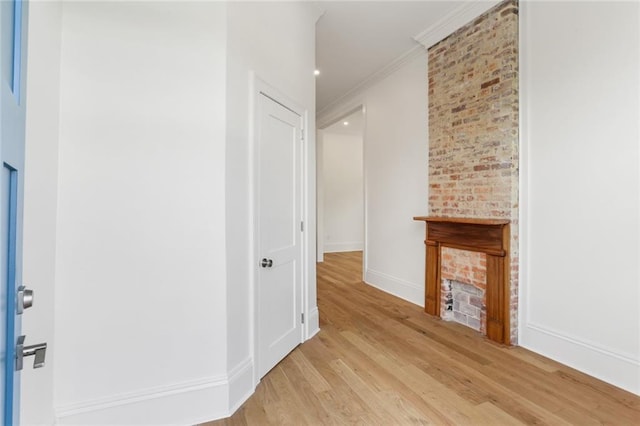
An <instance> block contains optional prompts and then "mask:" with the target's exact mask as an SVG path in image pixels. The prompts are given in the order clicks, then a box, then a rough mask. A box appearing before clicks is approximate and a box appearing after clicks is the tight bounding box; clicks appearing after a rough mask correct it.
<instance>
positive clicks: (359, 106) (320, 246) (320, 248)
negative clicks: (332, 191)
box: [316, 102, 369, 281]
mask: <svg viewBox="0 0 640 426" xmlns="http://www.w3.org/2000/svg"><path fill="white" fill-rule="evenodd" d="M355 105H356V106H353V107H351V108H347V109H346V110H345V111H341V112H340V113H339V114H337V115H335V116H332V117H331V118H330V119H328V120H323V121H322V122H321V123H320V124H319V125H318V138H317V140H316V146H317V148H316V153H317V158H316V167H317V171H318V173H317V179H318V184H317V188H318V194H317V195H318V201H317V204H316V209H317V213H316V214H317V218H318V225H317V226H318V235H317V239H318V240H317V243H316V247H317V256H316V257H317V261H318V262H324V213H323V210H324V199H323V198H322V197H323V196H324V185H323V184H322V177H323V176H324V161H323V160H322V155H323V154H324V132H325V129H326V128H327V127H329V126H332V125H333V124H335V123H338V122H340V121H343V120H344V119H345V118H347V117H349V116H350V115H352V114H354V113H356V112H361V113H362V202H363V211H362V221H363V230H362V231H363V235H362V281H365V276H366V273H367V265H368V260H367V252H368V250H367V247H368V245H367V236H368V235H369V232H368V229H369V228H368V223H369V215H368V211H369V210H368V209H367V192H368V191H367V161H366V158H367V143H366V141H367V108H366V106H365V103H364V102H359V103H356V104H355Z"/></svg>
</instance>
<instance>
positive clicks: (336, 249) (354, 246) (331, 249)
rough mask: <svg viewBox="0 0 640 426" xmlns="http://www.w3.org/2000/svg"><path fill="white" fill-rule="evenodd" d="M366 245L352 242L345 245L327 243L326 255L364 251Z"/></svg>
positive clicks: (325, 245)
mask: <svg viewBox="0 0 640 426" xmlns="http://www.w3.org/2000/svg"><path fill="white" fill-rule="evenodd" d="M363 247H364V243H363V242H362V241H350V242H343V243H325V244H324V252H325V253H341V252H344V251H362V249H363Z"/></svg>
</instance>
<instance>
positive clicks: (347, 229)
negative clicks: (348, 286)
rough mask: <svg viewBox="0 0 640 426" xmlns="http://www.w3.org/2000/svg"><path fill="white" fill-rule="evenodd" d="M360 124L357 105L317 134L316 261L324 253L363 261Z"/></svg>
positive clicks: (363, 121) (364, 221)
mask: <svg viewBox="0 0 640 426" xmlns="http://www.w3.org/2000/svg"><path fill="white" fill-rule="evenodd" d="M364 123H365V115H364V109H363V108H362V107H361V106H360V107H358V108H356V109H355V110H352V111H351V112H349V113H347V114H346V115H344V116H342V117H341V118H339V119H338V120H336V121H334V122H333V123H332V124H329V125H328V126H326V127H324V128H323V129H321V130H319V132H318V138H317V169H318V177H317V191H318V192H317V197H318V200H317V205H318V212H317V213H318V235H317V244H318V259H317V260H318V262H322V261H323V260H324V254H325V253H342V252H363V256H362V258H363V259H366V256H364V250H365V247H366V232H365V229H366V220H365V190H364V188H365V182H364V180H365V179H364Z"/></svg>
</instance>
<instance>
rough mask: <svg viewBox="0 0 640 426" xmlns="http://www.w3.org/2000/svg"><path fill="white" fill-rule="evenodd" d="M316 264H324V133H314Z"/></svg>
mask: <svg viewBox="0 0 640 426" xmlns="http://www.w3.org/2000/svg"><path fill="white" fill-rule="evenodd" d="M316 262H324V131H323V130H322V129H318V130H317V131H316Z"/></svg>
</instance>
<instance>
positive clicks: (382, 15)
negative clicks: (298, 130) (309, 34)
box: [316, 0, 464, 111]
mask: <svg viewBox="0 0 640 426" xmlns="http://www.w3.org/2000/svg"><path fill="white" fill-rule="evenodd" d="M462 3H464V2H460V1H432V0H422V1H353V0H352V1H319V2H317V3H316V5H317V6H318V7H319V8H320V9H322V10H324V11H325V13H324V15H323V16H322V17H321V18H320V19H319V21H318V23H317V25H316V68H317V69H318V70H320V75H319V76H318V77H317V78H316V110H317V111H322V109H323V108H326V107H327V106H329V105H330V104H331V103H333V102H335V101H337V100H338V99H340V98H341V97H342V96H344V95H345V93H347V92H348V91H350V90H352V89H354V88H355V87H356V86H358V85H359V84H361V83H362V82H364V81H365V80H367V78H370V77H371V76H372V75H374V74H375V73H376V72H377V71H379V70H381V69H383V68H384V67H385V66H387V65H389V64H390V63H392V62H393V61H394V60H396V59H397V58H399V57H400V56H402V55H403V54H405V53H407V52H408V51H409V50H411V49H412V48H414V47H415V46H416V45H418V43H417V42H416V41H415V40H414V39H413V37H414V36H415V35H418V34H419V33H420V32H422V31H423V30H425V29H427V28H429V27H432V26H433V25H434V24H436V23H437V22H438V21H440V20H441V19H443V18H444V17H445V16H446V15H447V14H449V13H451V12H452V11H454V10H455V9H457V8H458V7H460V5H461V4H462Z"/></svg>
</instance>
